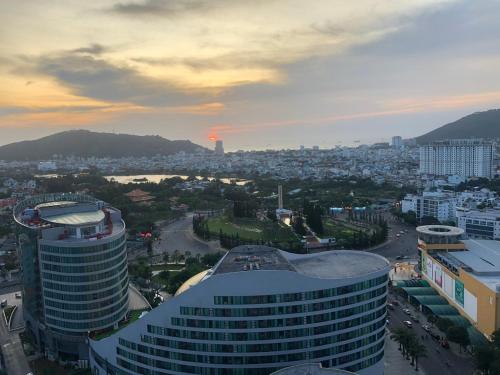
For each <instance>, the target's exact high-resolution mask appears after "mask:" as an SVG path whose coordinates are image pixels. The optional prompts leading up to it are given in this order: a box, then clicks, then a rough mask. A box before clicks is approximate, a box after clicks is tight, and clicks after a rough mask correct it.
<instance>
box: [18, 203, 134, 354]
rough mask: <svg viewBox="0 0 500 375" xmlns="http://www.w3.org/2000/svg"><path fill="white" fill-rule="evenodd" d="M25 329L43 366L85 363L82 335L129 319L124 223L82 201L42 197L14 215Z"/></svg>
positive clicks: (115, 212)
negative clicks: (51, 361)
mask: <svg viewBox="0 0 500 375" xmlns="http://www.w3.org/2000/svg"><path fill="white" fill-rule="evenodd" d="M14 220H15V222H16V226H17V243H18V253H19V256H20V263H21V268H22V280H23V314H24V319H25V321H26V329H27V331H29V332H30V333H31V335H32V336H33V338H34V340H35V342H36V344H37V346H38V348H39V349H40V351H41V352H42V353H45V354H46V355H47V356H48V357H49V358H52V359H61V360H70V361H71V360H81V359H88V344H87V336H88V332H89V331H96V330H101V329H106V328H110V327H117V325H118V322H119V321H120V320H122V319H123V318H124V317H125V315H126V314H127V312H128V303H129V300H128V271H127V248H126V233H125V223H124V222H123V220H122V218H121V213H120V211H119V210H117V209H115V208H113V207H110V206H108V205H107V204H105V203H104V202H102V201H99V200H97V199H95V198H92V197H90V196H87V195H82V194H46V195H39V196H34V197H32V198H29V199H26V200H23V201H21V202H20V203H19V204H18V205H17V206H16V207H15V209H14Z"/></svg>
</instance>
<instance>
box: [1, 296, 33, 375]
mask: <svg viewBox="0 0 500 375" xmlns="http://www.w3.org/2000/svg"><path fill="white" fill-rule="evenodd" d="M2 298H5V297H4V296H2ZM0 347H1V348H2V354H3V358H4V361H5V367H6V369H7V374H9V375H26V374H28V373H29V372H31V369H30V367H29V364H28V361H27V359H26V356H25V355H24V351H23V347H22V344H21V340H20V339H19V333H18V332H9V330H8V328H7V325H6V324H5V320H4V318H3V313H2V316H1V319H0Z"/></svg>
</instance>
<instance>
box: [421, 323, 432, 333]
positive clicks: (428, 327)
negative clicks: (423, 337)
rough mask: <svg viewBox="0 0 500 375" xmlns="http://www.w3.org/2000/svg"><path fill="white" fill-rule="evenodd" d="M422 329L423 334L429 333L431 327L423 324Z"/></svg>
mask: <svg viewBox="0 0 500 375" xmlns="http://www.w3.org/2000/svg"><path fill="white" fill-rule="evenodd" d="M422 328H423V329H424V331H425V332H430V331H431V327H430V326H429V325H428V324H423V325H422Z"/></svg>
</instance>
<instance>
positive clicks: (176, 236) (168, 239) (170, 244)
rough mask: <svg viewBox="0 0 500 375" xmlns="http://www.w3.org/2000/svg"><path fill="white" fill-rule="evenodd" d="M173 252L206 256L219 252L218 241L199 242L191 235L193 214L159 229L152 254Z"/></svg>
mask: <svg viewBox="0 0 500 375" xmlns="http://www.w3.org/2000/svg"><path fill="white" fill-rule="evenodd" d="M175 250H179V251H180V252H181V253H183V252H186V251H190V252H191V254H192V255H195V254H200V255H204V254H208V253H214V252H218V251H221V250H222V249H221V247H220V245H219V241H209V242H205V241H201V240H199V239H198V238H196V236H195V235H194V233H193V214H188V215H187V216H185V217H183V218H181V219H179V220H177V221H174V222H173V223H171V224H169V225H167V226H165V227H163V228H161V229H160V237H159V240H158V241H155V243H154V245H153V252H154V254H162V253H163V252H165V251H167V252H168V253H169V254H173V252H174V251H175Z"/></svg>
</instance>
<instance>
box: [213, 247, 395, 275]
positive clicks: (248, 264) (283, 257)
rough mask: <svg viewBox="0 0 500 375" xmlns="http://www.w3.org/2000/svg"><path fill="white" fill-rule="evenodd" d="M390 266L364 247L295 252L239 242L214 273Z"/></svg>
mask: <svg viewBox="0 0 500 375" xmlns="http://www.w3.org/2000/svg"><path fill="white" fill-rule="evenodd" d="M389 266H390V265H389V262H388V261H387V259H385V258H383V257H381V256H379V255H375V254H370V253H366V252H363V251H350V250H331V251H326V252H322V253H316V254H292V253H287V252H285V251H282V250H278V249H275V248H272V247H268V246H238V247H236V248H234V249H232V250H230V251H229V252H228V253H227V254H226V255H225V256H224V258H223V259H222V260H221V261H220V262H219V264H218V265H216V266H215V268H214V272H213V274H214V275H217V274H222V273H229V272H248V271H252V272H257V271H291V272H298V273H301V274H303V275H306V276H309V277H313V278H320V279H341V278H346V277H355V276H361V275H364V274H369V273H373V272H376V271H381V270H384V269H386V268H389Z"/></svg>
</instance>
